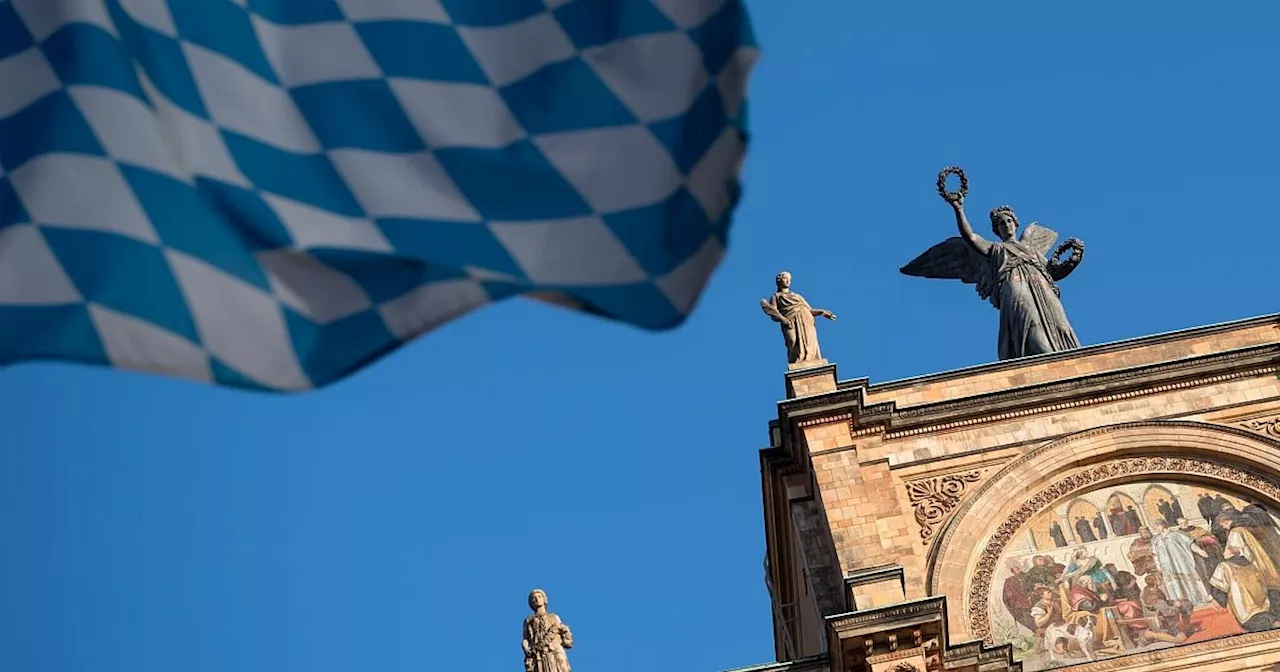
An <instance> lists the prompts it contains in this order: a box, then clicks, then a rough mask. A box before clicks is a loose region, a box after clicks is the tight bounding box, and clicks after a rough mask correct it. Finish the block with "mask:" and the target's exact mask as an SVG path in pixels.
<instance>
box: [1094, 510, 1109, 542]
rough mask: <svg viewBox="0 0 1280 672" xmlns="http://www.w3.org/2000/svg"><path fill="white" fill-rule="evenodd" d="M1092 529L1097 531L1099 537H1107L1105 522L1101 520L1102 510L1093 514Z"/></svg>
mask: <svg viewBox="0 0 1280 672" xmlns="http://www.w3.org/2000/svg"><path fill="white" fill-rule="evenodd" d="M1093 529H1095V530H1097V531H1098V538H1099V539H1106V538H1107V524H1106V523H1105V522H1103V520H1102V512H1101V511H1099V512H1097V513H1095V514H1093Z"/></svg>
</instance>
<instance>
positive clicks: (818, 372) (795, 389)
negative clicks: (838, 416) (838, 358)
mask: <svg viewBox="0 0 1280 672" xmlns="http://www.w3.org/2000/svg"><path fill="white" fill-rule="evenodd" d="M835 391H836V365H835V364H828V363H827V360H825V359H811V360H809V361H805V362H796V363H795V364H788V365H787V398H788V399H795V398H796V397H807V396H810V395H814V394H823V393H826V392H835Z"/></svg>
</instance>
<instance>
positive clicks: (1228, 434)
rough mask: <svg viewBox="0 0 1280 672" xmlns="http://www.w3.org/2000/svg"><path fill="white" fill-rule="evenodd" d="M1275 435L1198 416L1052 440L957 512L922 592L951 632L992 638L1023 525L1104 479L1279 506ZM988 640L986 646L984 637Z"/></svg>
mask: <svg viewBox="0 0 1280 672" xmlns="http://www.w3.org/2000/svg"><path fill="white" fill-rule="evenodd" d="M1277 455H1280V440H1276V439H1273V438H1271V437H1268V436H1264V435H1261V434H1256V433H1253V432H1250V431H1247V430H1244V429H1238V428H1235V427H1227V426H1224V425H1216V424H1212V423H1207V422H1198V421H1157V422H1136V423H1123V424H1116V425H1107V426H1104V427H1098V428H1094V429H1089V430H1085V431H1082V432H1078V433H1076V434H1071V435H1068V436H1065V437H1060V438H1058V439H1055V440H1053V441H1050V442H1048V443H1046V444H1044V445H1042V446H1040V447H1038V448H1035V449H1034V450H1032V451H1030V452H1029V453H1027V454H1026V455H1023V456H1021V457H1019V458H1017V459H1015V460H1014V461H1012V462H1010V463H1009V464H1008V465H1006V466H1005V467H1004V468H1002V469H1001V470H1000V471H999V472H997V473H996V474H995V475H993V476H992V477H991V478H990V479H988V480H987V481H986V482H985V483H983V484H982V485H981V486H980V487H978V488H977V489H976V490H975V491H974V492H973V494H972V496H970V497H968V498H966V500H965V501H964V502H963V503H962V504H961V505H960V507H959V508H958V509H957V511H956V513H955V515H953V516H952V517H951V519H950V520H949V521H948V522H947V524H946V526H945V527H944V529H943V530H942V531H941V533H940V534H939V536H938V542H937V544H936V545H935V546H934V547H933V549H931V553H930V555H929V558H928V572H927V578H926V586H927V589H928V594H929V595H945V596H947V599H948V601H949V602H950V604H952V605H956V606H959V607H960V609H958V610H956V611H952V613H960V614H963V616H962V617H961V618H959V619H955V620H954V621H953V622H952V624H951V631H952V636H953V638H954V637H962V638H965V639H967V638H975V639H984V640H987V641H988V642H991V629H990V622H989V602H988V598H989V596H990V593H991V590H990V589H991V582H992V579H993V577H994V574H995V568H996V565H997V564H998V563H999V561H1000V557H1001V554H1002V553H1003V551H1004V549H1005V548H1006V547H1007V546H1008V545H1009V543H1010V542H1011V540H1012V539H1013V538H1014V536H1015V535H1017V534H1018V533H1019V532H1020V531H1021V530H1022V529H1023V528H1024V527H1025V525H1026V524H1027V523H1028V522H1029V521H1030V520H1031V519H1032V518H1034V517H1035V516H1037V515H1039V514H1040V513H1041V512H1043V511H1044V510H1045V509H1046V508H1047V507H1050V506H1053V505H1055V504H1058V503H1061V502H1063V501H1064V500H1066V499H1067V498H1070V497H1072V495H1073V494H1075V493H1078V492H1080V491H1082V490H1085V489H1089V488H1097V487H1102V486H1105V485H1109V484H1112V483H1116V484H1119V483H1125V482H1134V481H1136V480H1140V479H1144V478H1152V477H1159V478H1171V479H1177V480H1182V481H1186V482H1191V483H1207V484H1213V485H1214V486H1215V487H1218V488H1223V489H1226V490H1233V491H1236V492H1241V493H1244V494H1248V495H1249V496H1251V497H1254V498H1255V499H1258V500H1260V501H1265V502H1268V503H1269V504H1270V505H1271V506H1273V507H1274V506H1278V505H1280V473H1278V472H1277V470H1276V466H1275V465H1276V464H1277V463H1278V460H1277ZM992 643H993V642H992Z"/></svg>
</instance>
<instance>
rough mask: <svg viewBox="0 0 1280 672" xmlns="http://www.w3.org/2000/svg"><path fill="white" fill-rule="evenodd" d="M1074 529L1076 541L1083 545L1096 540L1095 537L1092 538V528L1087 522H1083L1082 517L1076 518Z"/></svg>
mask: <svg viewBox="0 0 1280 672" xmlns="http://www.w3.org/2000/svg"><path fill="white" fill-rule="evenodd" d="M1075 527H1076V539H1079V540H1080V541H1082V542H1084V543H1089V542H1091V541H1097V540H1098V538H1097V537H1095V536H1093V528H1091V527H1089V521H1087V520H1085V519H1084V516H1076V524H1075Z"/></svg>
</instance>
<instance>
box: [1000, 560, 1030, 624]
mask: <svg viewBox="0 0 1280 672" xmlns="http://www.w3.org/2000/svg"><path fill="white" fill-rule="evenodd" d="M1024 578H1026V574H1025V573H1024V572H1023V571H1022V563H1021V562H1020V561H1018V560H1010V561H1009V578H1007V579H1005V580H1004V591H1003V593H1002V595H1001V599H1002V600H1003V602H1004V607H1005V609H1008V610H1009V614H1010V615H1011V616H1013V620H1014V621H1015V622H1017V623H1018V625H1021V626H1023V627H1024V628H1026V629H1028V630H1030V631H1032V632H1035V629H1036V622H1035V619H1034V618H1032V617H1031V600H1029V599H1028V598H1027V589H1026V587H1025V586H1023V579H1024Z"/></svg>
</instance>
